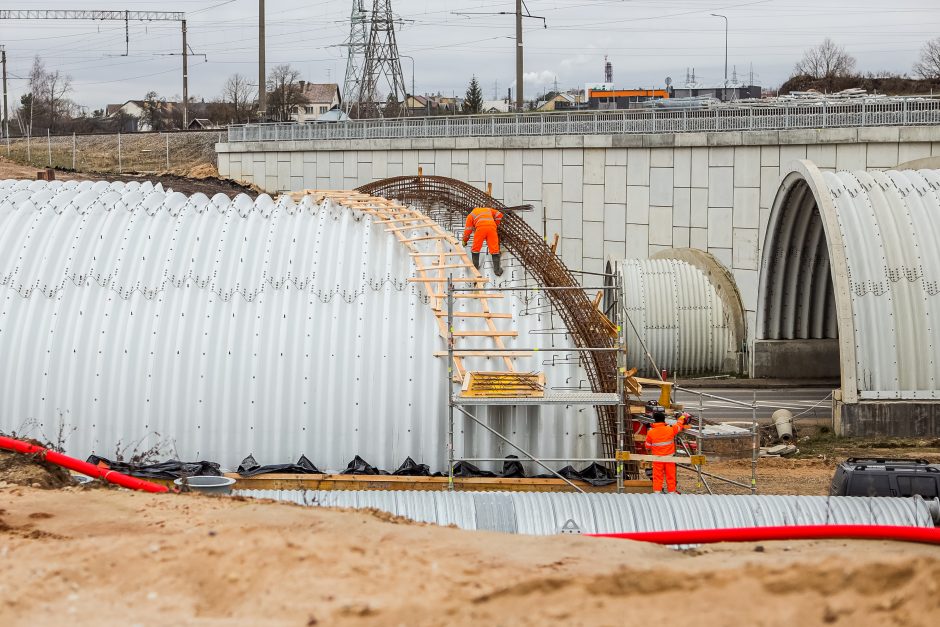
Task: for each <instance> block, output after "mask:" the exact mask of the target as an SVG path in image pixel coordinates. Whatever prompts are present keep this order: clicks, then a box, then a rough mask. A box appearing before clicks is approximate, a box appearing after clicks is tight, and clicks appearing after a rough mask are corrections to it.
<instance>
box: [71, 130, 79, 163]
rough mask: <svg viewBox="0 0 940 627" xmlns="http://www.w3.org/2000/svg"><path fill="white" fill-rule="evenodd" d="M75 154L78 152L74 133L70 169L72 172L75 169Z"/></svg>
mask: <svg viewBox="0 0 940 627" xmlns="http://www.w3.org/2000/svg"><path fill="white" fill-rule="evenodd" d="M77 152H78V142H77V141H76V140H75V133H72V169H73V170H75V169H77V168H76V167H75V161H76V159H75V157H76V153H77Z"/></svg>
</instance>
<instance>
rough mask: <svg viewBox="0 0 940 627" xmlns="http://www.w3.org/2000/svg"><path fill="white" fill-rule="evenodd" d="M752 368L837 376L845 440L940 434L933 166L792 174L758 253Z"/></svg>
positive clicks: (939, 271)
mask: <svg viewBox="0 0 940 627" xmlns="http://www.w3.org/2000/svg"><path fill="white" fill-rule="evenodd" d="M753 370H754V375H755V376H797V377H806V376H812V375H819V376H826V375H836V376H839V377H840V379H841V389H840V390H839V396H840V397H841V398H840V399H839V400H840V406H839V408H837V417H838V418H839V419H840V420H841V425H839V426H841V428H843V429H844V431H845V432H846V433H859V434H861V433H865V432H871V433H895V434H898V435H905V434H912V435H914V434H936V433H938V431H940V411H938V408H940V403H937V401H940V390H938V385H940V170H905V171H864V170H863V171H856V172H822V171H820V170H819V169H818V168H817V167H816V166H815V165H814V164H813V163H812V162H810V161H798V162H795V163H794V164H792V165H791V166H790V168H789V170H788V171H786V172H785V174H784V177H783V181H782V183H781V185H780V189H779V191H778V192H777V196H776V198H775V200H774V205H773V208H772V210H771V215H770V220H769V223H768V227H767V236H766V240H765V243H764V248H763V252H762V261H761V276H760V288H759V295H758V310H757V329H756V341H755V347H754V359H753Z"/></svg>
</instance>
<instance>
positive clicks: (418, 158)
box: [217, 109, 940, 338]
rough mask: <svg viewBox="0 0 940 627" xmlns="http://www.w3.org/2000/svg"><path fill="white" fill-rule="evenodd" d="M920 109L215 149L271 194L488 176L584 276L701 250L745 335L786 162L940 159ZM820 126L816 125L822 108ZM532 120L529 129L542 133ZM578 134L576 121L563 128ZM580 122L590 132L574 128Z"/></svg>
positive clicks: (856, 165) (938, 123) (840, 164)
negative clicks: (701, 125) (610, 264)
mask: <svg viewBox="0 0 940 627" xmlns="http://www.w3.org/2000/svg"><path fill="white" fill-rule="evenodd" d="M928 113H929V114H930V116H929V117H923V118H918V119H916V120H915V122H917V123H919V124H922V125H918V126H902V125H888V126H867V127H840V128H790V129H786V128H785V129H776V130H774V129H769V130H726V131H710V132H696V131H688V132H683V131H682V130H681V128H680V129H677V130H674V131H673V132H665V133H655V134H653V133H630V132H627V133H619V134H614V133H603V132H602V133H597V134H593V133H592V134H577V133H565V132H563V133H561V134H554V135H532V134H528V135H523V134H515V135H508V136H502V137H497V136H458V137H414V138H406V137H400V138H379V139H337V138H335V137H336V136H337V135H339V132H338V130H337V129H335V128H329V129H326V130H327V131H328V132H331V133H333V135H331V136H330V137H331V138H328V139H304V138H294V139H278V140H274V139H273V136H274V135H273V133H271V130H270V129H268V133H269V134H268V135H267V136H268V137H272V139H271V140H263V141H258V140H261V139H263V138H262V137H261V136H259V135H256V136H254V137H250V138H248V137H245V136H244V135H242V136H239V135H238V133H239V132H241V133H244V131H239V129H238V128H233V129H232V130H231V131H230V139H253V140H255V141H229V142H225V143H220V144H219V145H218V146H217V151H218V163H219V171H220V173H221V174H222V175H223V176H229V177H231V178H234V179H240V180H245V181H250V182H252V183H255V184H257V185H259V186H260V187H262V188H264V189H265V190H267V191H270V192H278V191H286V190H296V189H302V188H313V187H315V188H320V189H352V188H354V187H357V186H359V185H363V184H365V183H369V182H371V181H374V180H378V179H382V178H386V177H391V176H397V175H402V174H417V172H418V168H422V170H423V172H424V173H425V174H429V175H430V174H435V175H441V176H449V177H453V178H456V179H460V180H464V181H467V182H469V183H471V184H473V185H476V186H478V187H480V188H481V189H485V188H486V184H487V183H491V184H492V185H493V195H494V196H495V197H497V198H501V199H502V200H503V201H504V202H506V204H510V205H512V204H521V203H531V204H532V205H533V206H534V211H533V212H531V213H529V214H527V216H526V219H527V220H528V221H529V222H530V224H531V226H532V227H533V228H535V229H536V230H537V231H538V232H540V233H542V234H544V235H545V236H546V237H549V238H551V237H552V236H553V235H554V234H555V233H558V234H560V236H561V246H560V253H561V255H562V258H563V259H564V261H565V263H566V264H567V265H568V266H569V267H571V268H579V269H582V270H585V271H591V272H601V271H603V269H604V263H605V260H607V259H609V258H615V259H622V258H624V257H637V258H646V257H649V256H652V255H654V254H656V253H658V252H661V251H663V250H667V249H670V248H695V249H700V250H703V251H707V252H709V253H711V254H712V255H713V256H714V257H715V258H716V259H717V260H718V261H719V262H720V263H721V264H723V265H724V266H725V267H726V268H728V269H729V270H730V271H731V273H732V274H733V276H734V279H735V282H736V284H737V288H738V290H739V291H740V296H741V300H742V302H743V304H744V308H745V310H746V315H747V320H748V324H747V328H748V330H749V338H753V329H754V328H755V316H756V311H757V300H758V297H757V291H758V274H759V266H760V258H761V247H762V245H763V239H764V234H765V232H766V230H767V228H766V227H767V222H768V219H769V216H770V208H771V205H772V203H773V200H774V195H775V193H776V192H777V189H778V187H779V186H780V181H781V170H782V169H785V168H786V166H787V165H788V164H789V163H791V162H793V161H796V160H799V159H809V160H811V161H813V162H814V163H815V164H816V165H817V166H818V167H819V168H820V169H822V170H824V171H826V170H830V171H831V170H866V169H887V168H894V167H896V166H898V165H899V164H902V163H905V162H908V161H912V160H916V159H922V158H925V157H931V156H940V109H935V110H930V111H928ZM905 115H906V116H907V117H908V119H910V116H909V115H908V114H905ZM522 117H524V116H522ZM545 117H547V116H545ZM934 117H936V120H934ZM795 118H796V116H795V115H793V114H791V115H789V116H788V120H794V119H795ZM672 120H673V122H675V118H672ZM869 120H870V121H872V122H884V121H894V119H893V118H891V117H885V116H882V117H878V118H875V117H871V116H870V117H869ZM809 121H810V122H812V121H814V120H809ZM815 121H819V122H820V123H822V122H823V121H824V120H823V119H822V118H820V117H818V115H817V116H816V118H815ZM897 121H903V118H898V119H897ZM930 121H933V122H934V124H933V125H927V124H925V123H926V122H930ZM654 122H655V121H654ZM685 122H686V126H685V128H689V125H688V119H687V120H686V121H685ZM717 122H722V120H717ZM717 122H716V123H717ZM724 122H725V125H726V126H730V127H732V128H734V126H735V124H733V123H728V121H727V118H725V119H724ZM777 122H778V124H779V125H783V124H782V123H780V120H779V119H778V120H777ZM797 122H798V123H799V121H797ZM803 122H805V120H803ZM750 123H751V124H752V125H753V119H752V120H751V121H750ZM746 124H747V122H744V123H739V124H738V125H739V126H746ZM321 126H322V125H321ZM532 126H533V125H530V127H529V129H528V130H529V132H534V131H537V130H538V127H535V128H532ZM543 126H544V123H543ZM647 126H649V125H647ZM660 126H668V125H665V124H663V123H662V122H660ZM677 126H678V125H677V124H675V123H674V124H673V127H677ZM692 127H693V128H694V125H692ZM255 128H256V129H257V128H259V127H255ZM261 128H262V129H263V127H261ZM552 128H553V129H554V130H558V127H557V125H556V126H554V127H552ZM577 128H578V126H577V125H575V124H574V123H572V124H570V125H569V126H567V127H565V128H563V129H562V130H563V131H566V130H577ZM580 128H587V127H586V126H585V125H584V123H583V122H581V126H580ZM592 128H593V127H592ZM282 129H286V130H282V133H285V134H286V133H289V132H291V129H290V127H288V126H284V127H282ZM418 130H420V129H418ZM461 130H464V131H466V129H461V128H460V127H459V126H456V125H454V126H453V128H451V131H452V132H459V131H461ZM601 130H603V127H601ZM314 131H316V132H318V133H320V132H323V131H322V130H321V129H316V128H315V129H314ZM494 132H495V129H494ZM282 136H285V135H282ZM286 136H289V135H286Z"/></svg>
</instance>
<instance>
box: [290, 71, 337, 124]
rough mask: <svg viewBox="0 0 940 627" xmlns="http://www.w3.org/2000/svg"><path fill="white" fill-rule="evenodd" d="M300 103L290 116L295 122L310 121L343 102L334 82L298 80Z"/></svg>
mask: <svg viewBox="0 0 940 627" xmlns="http://www.w3.org/2000/svg"><path fill="white" fill-rule="evenodd" d="M299 84H300V96H301V100H302V102H301V104H299V105H297V107H296V113H294V114H293V115H292V116H291V119H293V120H294V121H295V122H301V123H303V122H311V121H313V120H316V119H317V118H319V117H320V116H321V115H323V114H324V113H326V112H327V111H329V110H331V109H336V108H339V106H340V105H341V104H342V103H343V98H342V96H341V95H340V90H339V85H337V84H336V83H308V82H306V81H300V83H299Z"/></svg>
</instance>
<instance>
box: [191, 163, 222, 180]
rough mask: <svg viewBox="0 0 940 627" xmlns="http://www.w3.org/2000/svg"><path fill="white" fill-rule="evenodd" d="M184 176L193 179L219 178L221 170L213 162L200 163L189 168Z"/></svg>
mask: <svg viewBox="0 0 940 627" xmlns="http://www.w3.org/2000/svg"><path fill="white" fill-rule="evenodd" d="M183 176H185V177H187V178H191V179H217V178H219V171H218V170H217V169H216V167H215V166H214V165H212V164H211V163H200V164H199V165H197V166H195V167H193V168H190V169H189V170H187V171H186V173H185V174H183Z"/></svg>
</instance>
